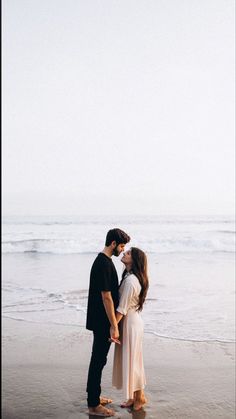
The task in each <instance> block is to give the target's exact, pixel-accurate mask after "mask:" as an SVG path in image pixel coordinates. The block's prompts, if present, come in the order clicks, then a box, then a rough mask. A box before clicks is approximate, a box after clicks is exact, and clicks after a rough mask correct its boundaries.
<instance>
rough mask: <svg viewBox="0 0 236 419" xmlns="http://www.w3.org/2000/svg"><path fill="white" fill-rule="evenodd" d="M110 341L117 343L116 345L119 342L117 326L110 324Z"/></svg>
mask: <svg viewBox="0 0 236 419" xmlns="http://www.w3.org/2000/svg"><path fill="white" fill-rule="evenodd" d="M110 336H111V337H110V339H109V341H110V342H114V343H118V345H120V344H121V342H120V340H119V329H118V326H111V328H110Z"/></svg>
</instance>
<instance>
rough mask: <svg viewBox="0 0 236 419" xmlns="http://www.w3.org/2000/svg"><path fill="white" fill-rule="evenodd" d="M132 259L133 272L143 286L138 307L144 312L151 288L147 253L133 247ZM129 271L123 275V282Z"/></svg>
mask: <svg viewBox="0 0 236 419" xmlns="http://www.w3.org/2000/svg"><path fill="white" fill-rule="evenodd" d="M130 250H131V257H132V268H131V272H132V273H133V274H134V275H135V276H136V277H137V278H138V280H139V283H140V285H141V291H140V294H139V303H138V306H137V311H142V309H143V303H144V301H145V299H146V296H147V291H148V287H149V280H148V275H147V256H146V255H145V253H144V252H143V251H142V250H140V249H138V248H137V247H131V249H130ZM126 273H127V270H126V269H125V270H124V272H123V274H122V280H123V279H124V277H125V275H126Z"/></svg>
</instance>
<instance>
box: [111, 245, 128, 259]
mask: <svg viewBox="0 0 236 419" xmlns="http://www.w3.org/2000/svg"><path fill="white" fill-rule="evenodd" d="M124 250H125V244H124V243H120V244H118V245H115V248H114V249H113V253H112V254H113V255H114V256H119V255H120V254H121V252H123V251H124Z"/></svg>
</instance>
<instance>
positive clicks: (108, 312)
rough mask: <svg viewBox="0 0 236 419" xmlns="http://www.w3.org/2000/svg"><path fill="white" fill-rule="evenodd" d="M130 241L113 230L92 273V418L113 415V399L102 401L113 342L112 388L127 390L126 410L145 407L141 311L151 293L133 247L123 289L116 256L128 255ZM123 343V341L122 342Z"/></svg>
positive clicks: (139, 256) (89, 315)
mask: <svg viewBox="0 0 236 419" xmlns="http://www.w3.org/2000/svg"><path fill="white" fill-rule="evenodd" d="M129 241H130V237H129V236H128V234H126V233H125V232H124V231H122V230H120V229H118V228H115V229H112V230H109V231H108V233H107V236H106V242H105V247H104V249H103V251H102V252H101V253H99V254H98V256H97V257H96V259H95V261H94V263H93V265H92V268H91V273H90V286H89V297H88V310H87V322H86V328H87V329H89V330H92V331H93V347H92V355H91V360H90V365H89V371H88V381H87V393H88V398H87V402H88V409H89V413H90V414H92V415H95V416H103V417H109V416H114V414H115V412H114V410H112V409H107V408H106V407H105V405H106V404H108V403H111V402H112V400H110V399H106V398H104V397H101V377H102V370H103V368H104V366H105V365H106V362H107V354H108V351H109V349H110V345H111V342H115V343H116V345H115V352H114V363H113V378H112V384H113V386H115V387H116V388H118V389H121V388H122V389H123V391H124V394H125V397H126V399H127V400H126V402H124V403H123V404H122V405H121V407H131V406H132V407H133V409H134V410H140V409H141V408H142V406H143V405H144V404H145V403H146V398H145V395H144V392H143V389H144V387H145V384H146V380H145V373H144V367H143V353H142V340H143V322H142V319H141V317H140V315H139V312H140V311H141V310H142V308H143V303H144V301H145V298H146V294H147V290H148V277H147V258H146V255H145V253H144V252H143V251H142V250H140V249H137V248H136V247H132V248H131V249H130V250H127V251H126V252H124V254H123V257H122V259H121V261H122V262H123V263H124V265H125V270H124V272H123V274H122V281H121V283H120V286H119V281H118V276H117V272H116V268H115V266H114V264H113V262H112V259H111V257H112V256H119V255H120V253H121V252H123V251H124V249H125V245H126V244H127V243H128V242H129ZM118 325H119V327H118ZM119 339H120V340H119Z"/></svg>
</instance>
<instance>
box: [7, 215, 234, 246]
mask: <svg viewBox="0 0 236 419" xmlns="http://www.w3.org/2000/svg"><path fill="white" fill-rule="evenodd" d="M115 226H119V227H121V228H123V229H124V230H125V231H127V232H128V233H129V234H130V235H131V237H132V241H131V243H130V245H136V244H138V245H139V246H140V247H142V248H143V249H144V250H145V251H146V252H149V253H158V254H160V253H193V252H197V253H201V252H203V253H205V252H234V250H235V224H234V220H233V219H232V218H228V219H227V218H226V217H221V218H209V217H205V218H203V217H201V218H193V219H190V218H173V217H172V218H170V217H168V218H163V217H151V218H150V217H149V218H146V219H145V218H143V219H142V218H140V217H136V218H133V219H132V220H125V219H121V220H120V221H119V220H115V219H111V220H110V221H109V220H105V219H100V220H93V219H90V220H89V219H84V220H83V219H76V218H75V219H70V220H68V219H67V221H66V219H65V218H62V219H61V220H59V219H58V220H57V219H56V218H55V219H54V221H53V219H51V220H49V219H48V218H46V217H45V218H44V219H43V218H39V217H37V218H34V219H31V220H28V221H27V222H26V220H24V219H20V218H19V217H18V218H16V217H13V218H11V219H10V218H9V217H8V218H7V219H5V220H4V222H3V236H2V252H3V253H27V252H32V253H53V254H73V253H96V252H97V250H98V249H100V248H101V247H102V246H103V245H104V236H105V233H106V232H107V230H108V229H109V228H113V227H115ZM226 226H227V228H226Z"/></svg>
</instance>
